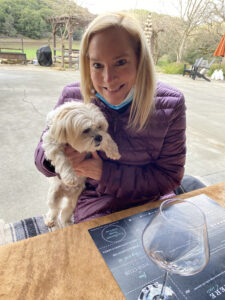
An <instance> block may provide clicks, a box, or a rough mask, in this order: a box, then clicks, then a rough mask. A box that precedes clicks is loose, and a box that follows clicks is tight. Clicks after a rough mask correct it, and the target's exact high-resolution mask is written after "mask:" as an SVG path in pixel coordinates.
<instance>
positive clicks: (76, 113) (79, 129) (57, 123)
mask: <svg viewBox="0 0 225 300" xmlns="http://www.w3.org/2000/svg"><path fill="white" fill-rule="evenodd" d="M47 122H48V125H49V130H50V134H51V135H52V137H53V138H54V139H55V140H56V141H57V143H60V144H66V143H68V144H70V145H71V146H72V147H73V148H74V149H76V150H77V151H79V152H94V151H96V150H98V149H99V148H100V145H101V142H102V140H103V138H104V135H105V134H106V131H107V129H108V123H107V121H106V119H105V117H104V115H103V114H102V112H101V111H100V109H99V108H98V107H97V106H96V105H94V104H92V103H89V104H84V103H83V102H68V103H65V104H63V105H61V106H59V107H58V108H56V109H55V110H54V111H52V112H50V113H49V115H48V117H47Z"/></svg>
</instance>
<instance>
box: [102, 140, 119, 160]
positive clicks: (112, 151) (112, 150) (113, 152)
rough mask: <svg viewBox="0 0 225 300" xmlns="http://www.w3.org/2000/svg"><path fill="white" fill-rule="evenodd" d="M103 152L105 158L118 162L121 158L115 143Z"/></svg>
mask: <svg viewBox="0 0 225 300" xmlns="http://www.w3.org/2000/svg"><path fill="white" fill-rule="evenodd" d="M104 150H105V154H106V155H107V157H109V158H111V159H114V160H118V159H120V157H121V155H120V153H119V150H118V147H117V145H116V144H115V143H111V144H110V145H108V147H105V149H104Z"/></svg>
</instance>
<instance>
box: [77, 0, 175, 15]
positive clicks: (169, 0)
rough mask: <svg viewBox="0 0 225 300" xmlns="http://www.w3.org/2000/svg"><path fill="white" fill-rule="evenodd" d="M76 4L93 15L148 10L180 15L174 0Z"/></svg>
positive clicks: (107, 0) (91, 0)
mask: <svg viewBox="0 0 225 300" xmlns="http://www.w3.org/2000/svg"><path fill="white" fill-rule="evenodd" d="M75 2H76V3H77V4H78V5H81V6H83V7H86V8H88V10H89V11H90V12H91V13H93V14H100V13H104V12H107V11H118V10H128V9H146V10H149V11H153V12H157V13H161V14H167V15H172V16H175V15H178V10H177V9H176V7H175V5H174V4H173V2H174V0H76V1H75ZM176 2H178V1H176Z"/></svg>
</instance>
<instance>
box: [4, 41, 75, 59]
mask: <svg viewBox="0 0 225 300" xmlns="http://www.w3.org/2000/svg"><path fill="white" fill-rule="evenodd" d="M0 44H1V46H0V48H1V49H2V51H7V52H22V51H21V50H16V49H22V44H21V41H20V40H19V39H13V38H12V39H9V38H7V39H1V40H0ZM46 45H49V46H50V48H51V49H52V56H53V45H52V41H49V40H47V39H42V40H32V39H24V40H23V47H24V53H26V56H27V59H28V60H33V59H36V58H37V55H36V52H37V50H38V49H39V48H40V47H42V46H46ZM4 47H5V48H4ZM6 48H12V49H10V50H9V49H6ZM56 48H57V49H59V50H57V51H56V54H57V55H61V51H60V48H61V43H60V40H57V44H56ZM65 48H69V45H68V42H66V44H65ZM72 48H73V49H80V42H79V41H73V45H72ZM13 49H15V50H13Z"/></svg>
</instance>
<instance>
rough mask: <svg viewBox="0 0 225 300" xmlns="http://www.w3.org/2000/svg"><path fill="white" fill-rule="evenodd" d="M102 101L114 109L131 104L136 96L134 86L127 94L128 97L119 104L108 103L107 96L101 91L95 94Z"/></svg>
mask: <svg viewBox="0 0 225 300" xmlns="http://www.w3.org/2000/svg"><path fill="white" fill-rule="evenodd" d="M95 95H96V96H97V97H98V98H99V99H100V100H101V101H102V102H104V103H105V105H107V106H108V107H110V108H112V109H114V110H119V109H121V108H122V107H124V106H126V105H127V104H129V103H130V102H131V101H132V100H133V96H134V87H132V89H131V90H130V92H129V94H128V95H127V97H126V98H125V99H124V100H123V102H121V103H120V104H119V105H112V104H110V103H108V102H107V101H106V100H105V98H103V97H102V96H101V95H100V94H99V93H96V94H95Z"/></svg>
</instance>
